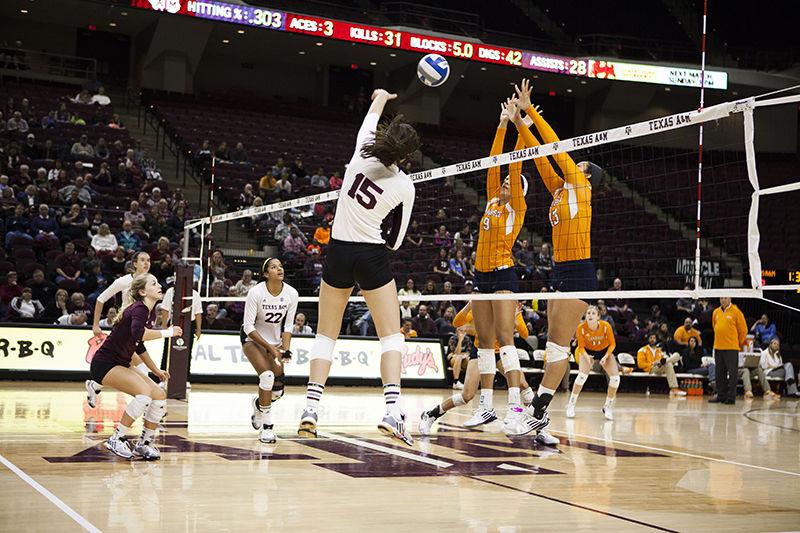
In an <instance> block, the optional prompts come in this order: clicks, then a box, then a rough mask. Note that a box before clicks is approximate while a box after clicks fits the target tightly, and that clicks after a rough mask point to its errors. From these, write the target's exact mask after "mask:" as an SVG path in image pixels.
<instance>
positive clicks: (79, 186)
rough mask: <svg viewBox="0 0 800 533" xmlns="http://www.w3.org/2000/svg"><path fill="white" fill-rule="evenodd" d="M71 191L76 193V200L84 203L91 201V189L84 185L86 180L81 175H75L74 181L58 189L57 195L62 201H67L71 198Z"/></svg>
mask: <svg viewBox="0 0 800 533" xmlns="http://www.w3.org/2000/svg"><path fill="white" fill-rule="evenodd" d="M73 192H77V193H78V200H80V201H81V202H83V203H84V204H91V203H92V189H91V188H90V187H87V186H86V181H85V179H84V178H83V177H82V176H77V177H76V178H75V182H74V183H71V184H69V185H66V186H64V187H61V188H60V189H59V190H58V195H59V197H60V198H61V200H62V201H64V202H67V201H69V200H70V199H71V198H72V195H73Z"/></svg>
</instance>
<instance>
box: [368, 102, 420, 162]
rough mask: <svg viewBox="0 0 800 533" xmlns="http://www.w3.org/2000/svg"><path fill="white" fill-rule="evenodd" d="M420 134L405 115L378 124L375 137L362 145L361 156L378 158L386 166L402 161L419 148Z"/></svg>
mask: <svg viewBox="0 0 800 533" xmlns="http://www.w3.org/2000/svg"><path fill="white" fill-rule="evenodd" d="M419 146H420V142H419V135H417V131H416V130H415V129H414V127H413V126H412V125H411V124H409V123H408V122H406V121H405V118H404V117H403V115H397V116H395V117H394V118H393V119H392V120H391V122H388V123H386V122H384V123H381V124H378V128H377V129H376V130H375V138H374V139H371V140H370V141H369V142H367V143H365V144H364V146H362V147H361V157H364V158H370V157H374V158H376V159H378V160H379V161H380V162H381V164H383V165H384V166H387V167H388V166H390V165H393V164H395V163H400V162H401V161H403V160H404V159H406V158H407V157H408V156H410V155H411V154H413V153H414V152H416V151H417V150H418V149H419Z"/></svg>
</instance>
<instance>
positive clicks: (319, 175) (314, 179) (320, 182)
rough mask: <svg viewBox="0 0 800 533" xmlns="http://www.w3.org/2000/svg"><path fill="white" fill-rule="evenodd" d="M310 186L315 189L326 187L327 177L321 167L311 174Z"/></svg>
mask: <svg viewBox="0 0 800 533" xmlns="http://www.w3.org/2000/svg"><path fill="white" fill-rule="evenodd" d="M311 186H312V187H316V188H317V189H327V188H328V177H327V176H326V175H325V171H324V170H322V167H319V168H318V169H317V171H316V172H315V173H314V175H313V176H311Z"/></svg>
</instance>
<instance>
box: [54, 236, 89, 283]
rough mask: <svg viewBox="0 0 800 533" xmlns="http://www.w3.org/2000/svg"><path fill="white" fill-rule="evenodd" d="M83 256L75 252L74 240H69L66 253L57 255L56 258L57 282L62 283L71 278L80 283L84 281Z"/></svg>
mask: <svg viewBox="0 0 800 533" xmlns="http://www.w3.org/2000/svg"><path fill="white" fill-rule="evenodd" d="M80 269H81V257H80V256H79V255H78V254H77V253H76V252H75V245H74V244H73V243H72V241H70V242H67V243H66V244H65V245H64V253H62V254H61V255H59V256H58V257H56V260H55V272H56V283H57V284H59V285H60V284H61V282H63V281H66V280H69V281H74V282H77V283H78V284H80V283H83V280H82V279H81V277H80V276H81V270H80Z"/></svg>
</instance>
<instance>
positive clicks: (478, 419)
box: [464, 407, 497, 428]
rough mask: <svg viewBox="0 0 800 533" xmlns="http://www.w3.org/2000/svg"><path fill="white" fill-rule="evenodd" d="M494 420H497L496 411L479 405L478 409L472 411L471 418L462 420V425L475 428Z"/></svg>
mask: <svg viewBox="0 0 800 533" xmlns="http://www.w3.org/2000/svg"><path fill="white" fill-rule="evenodd" d="M495 420H497V413H496V412H495V410H494V409H486V408H485V407H479V408H478V409H475V412H474V413H472V418H470V419H469V420H467V421H466V422H464V427H465V428H476V427H478V426H482V425H484V424H488V423H489V422H494V421H495Z"/></svg>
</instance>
